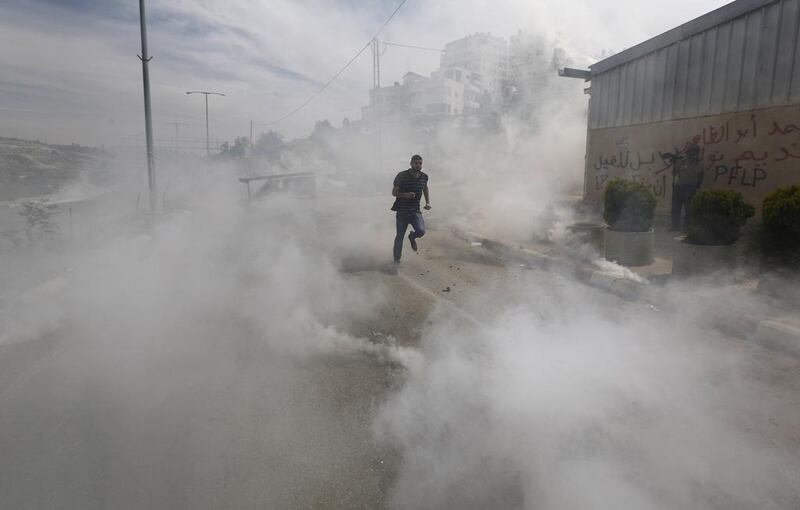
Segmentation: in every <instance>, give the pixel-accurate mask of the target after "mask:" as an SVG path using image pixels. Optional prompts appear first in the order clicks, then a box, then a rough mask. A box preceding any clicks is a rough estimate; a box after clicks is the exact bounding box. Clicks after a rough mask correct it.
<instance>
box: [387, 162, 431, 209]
mask: <svg viewBox="0 0 800 510" xmlns="http://www.w3.org/2000/svg"><path fill="white" fill-rule="evenodd" d="M427 184H428V174H426V173H425V172H422V171H420V172H419V174H418V175H417V176H416V177H415V176H414V170H413V169H411V168H409V169H408V170H403V171H402V172H400V173H398V174H397V177H395V178H394V186H397V187H398V188H400V192H401V193H407V192H409V191H413V192H414V198H400V197H396V199H395V201H394V205H393V206H392V211H397V212H420V211H419V201H420V199H421V198H422V190H423V188H425V186H426V185H427Z"/></svg>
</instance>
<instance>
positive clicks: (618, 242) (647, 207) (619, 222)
mask: <svg viewBox="0 0 800 510" xmlns="http://www.w3.org/2000/svg"><path fill="white" fill-rule="evenodd" d="M603 206H604V207H603V218H604V219H605V220H606V223H608V228H607V229H606V231H605V256H606V258H607V259H608V260H613V261H616V262H617V263H619V264H622V265H625V266H643V265H647V264H650V263H652V262H653V246H654V241H655V238H654V236H653V228H652V227H653V216H654V214H655V209H656V196H655V194H653V191H652V190H651V189H650V187H649V186H646V185H644V184H642V183H638V182H633V181H627V180H623V179H619V178H615V179H612V180H611V181H609V183H608V185H607V186H606V191H605V195H604V198H603Z"/></svg>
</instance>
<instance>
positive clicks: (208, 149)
mask: <svg viewBox="0 0 800 510" xmlns="http://www.w3.org/2000/svg"><path fill="white" fill-rule="evenodd" d="M186 94H187V95H188V94H203V95H204V96H206V155H207V156H210V155H211V145H210V139H209V135H208V96H209V94H210V95H214V96H222V97H225V94H223V93H221V92H208V91H206V90H190V91H187V92H186Z"/></svg>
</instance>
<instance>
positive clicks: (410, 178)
mask: <svg viewBox="0 0 800 510" xmlns="http://www.w3.org/2000/svg"><path fill="white" fill-rule="evenodd" d="M422 195H425V209H426V210H429V209H430V208H431V201H430V197H429V195H428V174H426V173H425V172H423V171H422V156H420V155H419V154H414V155H413V156H411V168H409V169H408V170H403V171H402V172H400V173H398V174H397V176H396V177H395V178H394V185H393V186H392V196H393V197H395V201H394V205H392V211H395V212H396V225H397V235H396V236H395V238H394V253H393V255H394V263H395V264H399V263H400V256H401V255H402V254H403V238H404V237H405V235H406V230H407V229H408V226H409V225H411V227H412V228H413V229H414V230H413V231H412V232H411V233H410V234H408V241H409V242H410V243H411V249H412V250H414V251H417V239H418V238H420V237H422V236H424V235H425V220H424V219H423V218H422V212H421V211H420V210H419V201H420V198H421V196H422Z"/></svg>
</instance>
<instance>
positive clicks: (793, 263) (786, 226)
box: [758, 185, 800, 304]
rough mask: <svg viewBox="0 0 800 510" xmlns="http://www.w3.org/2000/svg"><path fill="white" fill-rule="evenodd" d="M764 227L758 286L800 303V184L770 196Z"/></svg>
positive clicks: (767, 200) (766, 203) (767, 201)
mask: <svg viewBox="0 0 800 510" xmlns="http://www.w3.org/2000/svg"><path fill="white" fill-rule="evenodd" d="M761 226H762V230H761V234H762V236H761V240H762V243H761V250H762V258H761V275H760V278H759V282H758V289H759V291H766V292H767V293H770V294H773V295H775V296H776V297H781V298H786V299H789V300H790V301H794V302H796V303H798V304H800V286H799V285H798V284H800V275H799V273H800V186H798V185H794V186H790V187H786V188H779V189H777V190H775V191H774V192H772V193H770V194H769V195H767V197H766V198H765V199H764V205H763V209H762V216H761Z"/></svg>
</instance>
